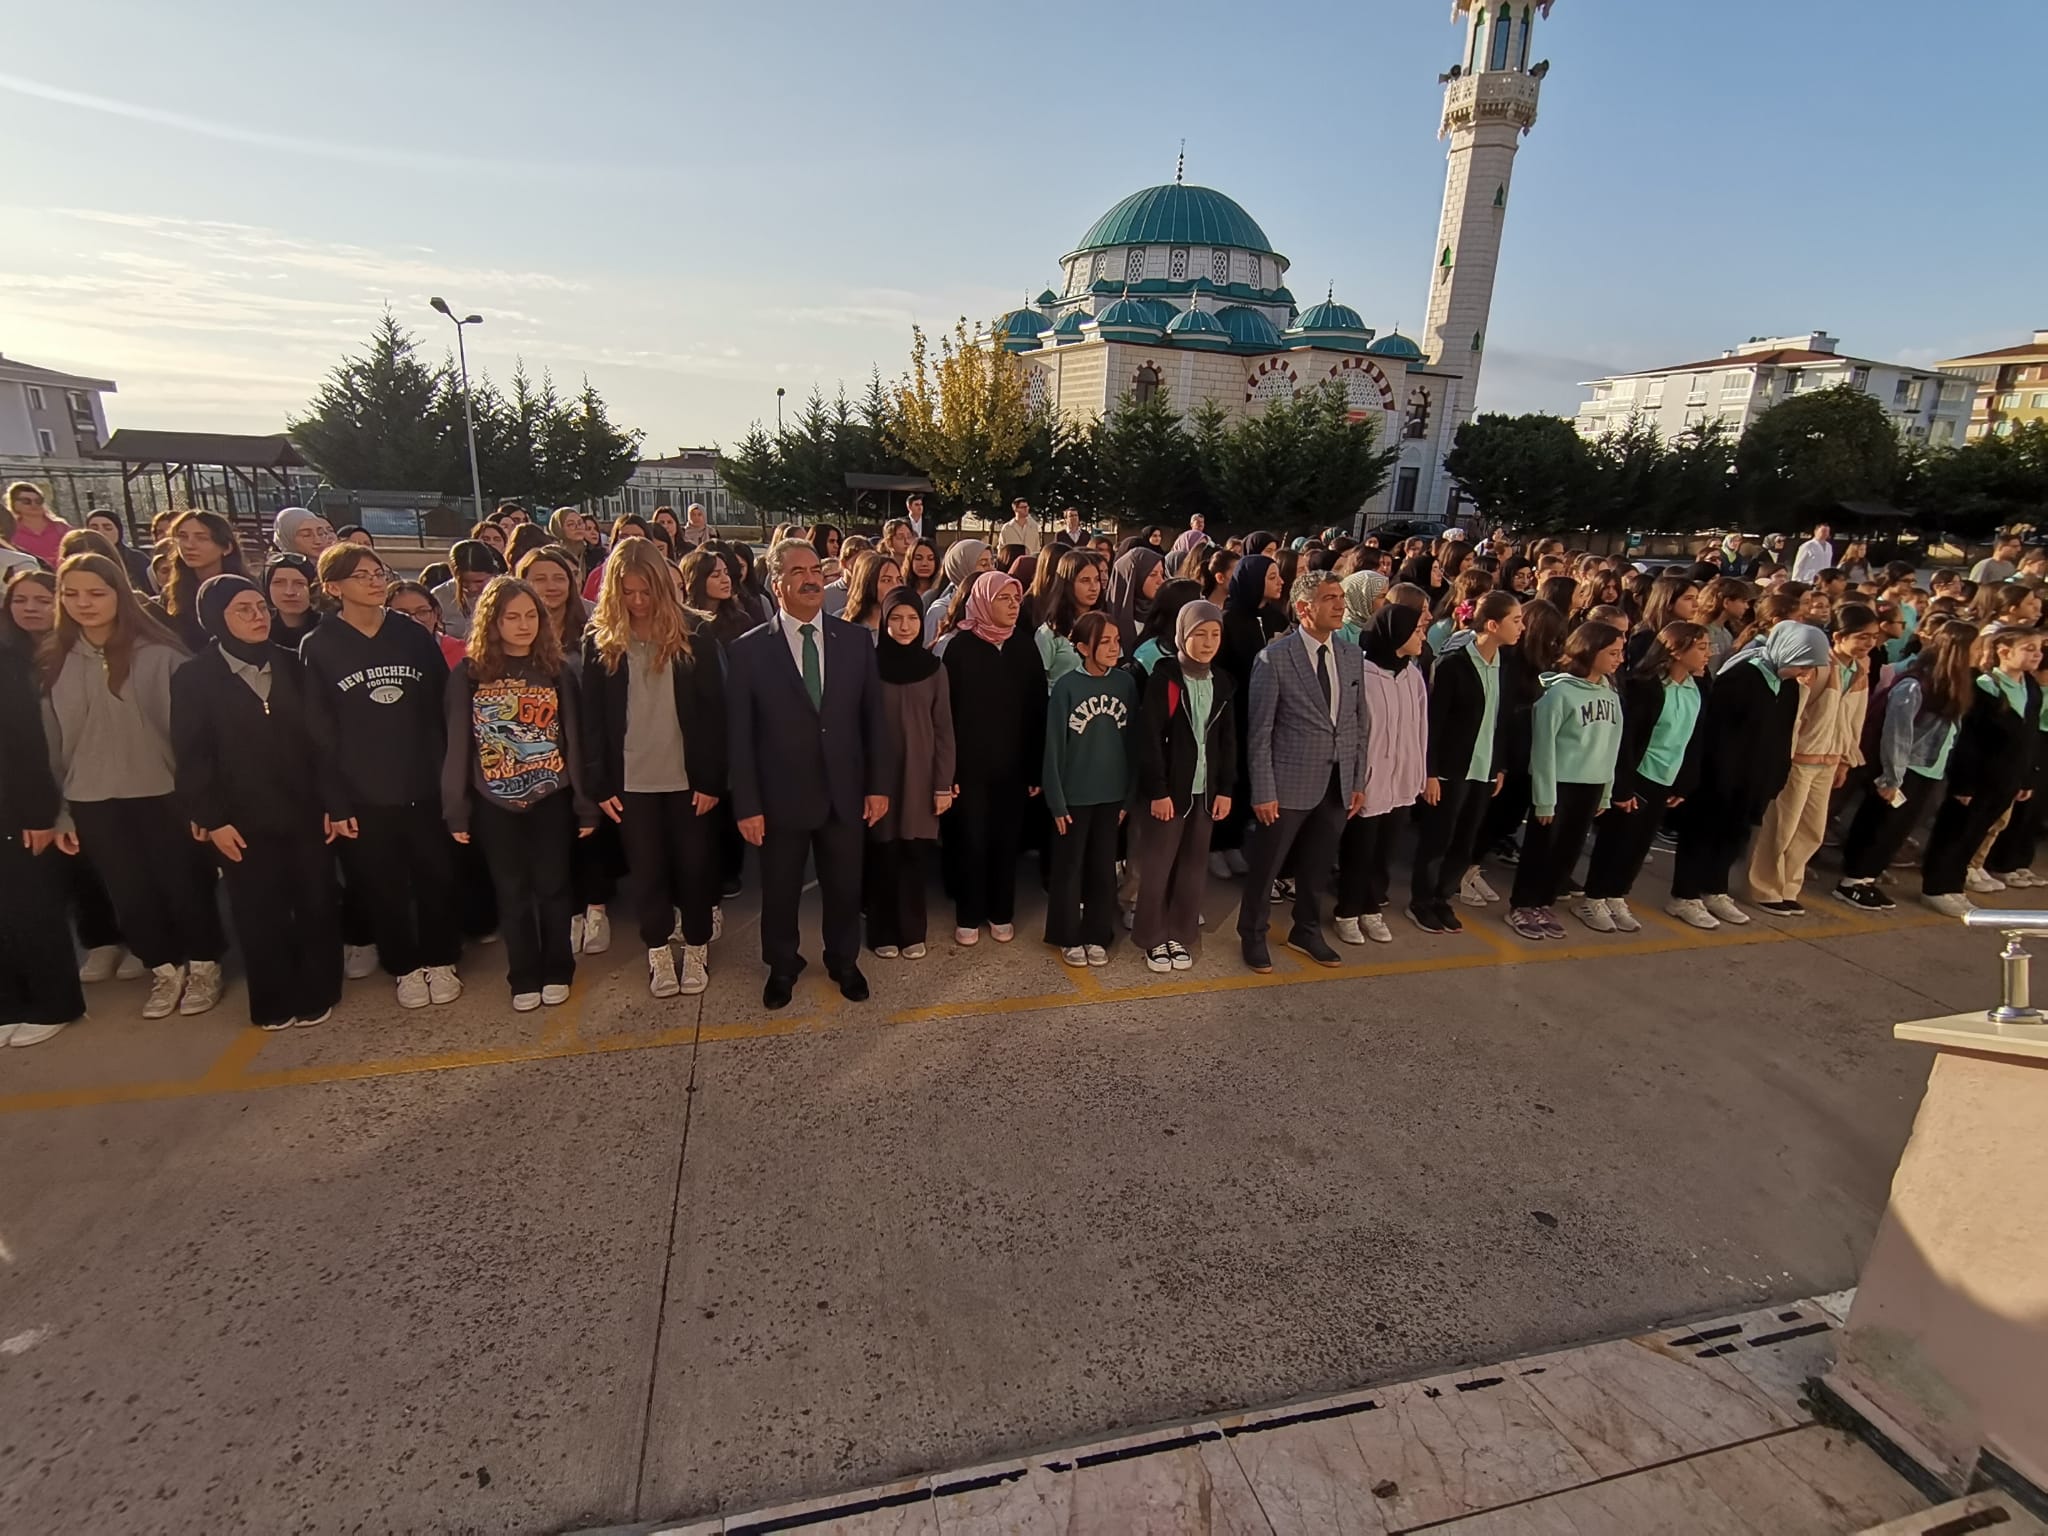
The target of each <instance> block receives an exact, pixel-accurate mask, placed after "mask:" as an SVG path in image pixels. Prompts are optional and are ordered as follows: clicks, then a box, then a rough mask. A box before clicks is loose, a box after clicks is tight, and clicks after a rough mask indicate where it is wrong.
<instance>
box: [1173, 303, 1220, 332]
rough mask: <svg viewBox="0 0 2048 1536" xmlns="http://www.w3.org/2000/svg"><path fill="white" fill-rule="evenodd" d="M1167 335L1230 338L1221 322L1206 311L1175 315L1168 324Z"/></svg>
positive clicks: (1195, 310)
mask: <svg viewBox="0 0 2048 1536" xmlns="http://www.w3.org/2000/svg"><path fill="white" fill-rule="evenodd" d="M1166 334H1167V335H1169V336H1194V335H1208V336H1228V335H1229V334H1230V332H1229V331H1228V330H1226V329H1225V328H1224V325H1223V322H1222V321H1221V320H1218V319H1217V318H1216V317H1215V316H1214V315H1212V314H1210V313H1208V312H1207V311H1206V310H1200V309H1188V310H1183V311H1181V313H1179V314H1177V315H1175V316H1174V317H1173V319H1172V320H1171V321H1170V322H1168V324H1167V327H1166Z"/></svg>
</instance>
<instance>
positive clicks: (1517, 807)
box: [1458, 768, 1535, 879]
mask: <svg viewBox="0 0 2048 1536" xmlns="http://www.w3.org/2000/svg"><path fill="white" fill-rule="evenodd" d="M1534 791H1535V784H1534V781H1533V780H1531V779H1530V777H1529V770H1528V769H1526V768H1524V769H1522V770H1521V771H1520V772H1518V773H1510V774H1508V775H1507V778H1506V781H1505V782H1504V783H1502V785H1501V787H1500V793H1499V794H1497V795H1495V796H1494V797H1493V799H1492V800H1491V801H1490V802H1489V803H1488V805H1487V807H1486V819H1485V821H1484V822H1482V823H1481V824H1480V827H1479V837H1478V839H1477V840H1476V841H1475V842H1474V843H1473V844H1472V854H1473V857H1472V859H1469V860H1467V861H1466V862H1467V863H1468V864H1470V863H1473V862H1476V861H1477V860H1478V859H1479V858H1481V857H1483V856H1484V855H1485V853H1486V851H1487V850H1488V849H1489V848H1494V847H1498V846H1499V845H1500V844H1501V843H1504V842H1506V841H1507V840H1508V839H1509V838H1511V837H1513V836H1514V835H1515V829H1516V828H1517V827H1519V826H1521V824H1522V823H1523V822H1525V821H1527V820H1528V819H1529V804H1530V801H1531V799H1532V798H1533V796H1534ZM1458 874H1459V878H1460V879H1462V878H1463V877H1464V871H1463V870H1460V871H1459V872H1458Z"/></svg>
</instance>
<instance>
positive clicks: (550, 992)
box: [540, 981, 569, 1008]
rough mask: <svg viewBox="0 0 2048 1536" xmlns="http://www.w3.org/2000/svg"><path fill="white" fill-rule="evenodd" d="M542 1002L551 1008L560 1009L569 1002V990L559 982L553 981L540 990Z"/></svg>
mask: <svg viewBox="0 0 2048 1536" xmlns="http://www.w3.org/2000/svg"><path fill="white" fill-rule="evenodd" d="M540 1000H541V1001H542V1002H544V1003H546V1004H547V1005H548V1006H549V1007H550V1008H559V1007H561V1006H562V1004H564V1003H566V1002H567V1001H569V989H568V988H567V987H565V986H563V985H562V984H561V983H560V982H559V981H551V982H549V983H548V984H547V985H546V986H544V987H542V988H541V989H540Z"/></svg>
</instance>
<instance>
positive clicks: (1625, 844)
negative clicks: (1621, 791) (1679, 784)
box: [1586, 785, 1668, 901]
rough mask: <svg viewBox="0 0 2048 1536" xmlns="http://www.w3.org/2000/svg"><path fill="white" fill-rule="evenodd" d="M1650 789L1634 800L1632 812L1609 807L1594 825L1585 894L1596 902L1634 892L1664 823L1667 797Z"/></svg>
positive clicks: (1653, 787)
mask: <svg viewBox="0 0 2048 1536" xmlns="http://www.w3.org/2000/svg"><path fill="white" fill-rule="evenodd" d="M1651 789H1652V791H1653V792H1652V793H1650V794H1647V795H1644V796H1642V797H1641V798H1640V799H1638V800H1637V801H1636V808H1635V809H1634V810H1632V811H1623V810H1616V809H1613V808H1612V807H1610V808H1609V809H1608V812H1607V814H1606V815H1605V816H1602V817H1600V818H1598V819H1597V820H1596V821H1595V822H1594V823H1593V857H1592V859H1591V861H1590V862H1589V863H1588V864H1587V865H1586V894H1587V895H1588V896H1590V897H1592V898H1593V899H1594V900H1595V901H1606V900H1608V899H1610V898H1612V897H1617V896H1619V897H1625V896H1627V895H1628V893H1629V892H1630V891H1632V890H1634V889H1635V884H1636V879H1637V877H1638V876H1640V875H1641V874H1642V872H1643V864H1644V861H1645V860H1647V859H1648V858H1649V857H1650V844H1651V843H1652V842H1653V841H1654V840H1655V839H1656V836H1657V827H1658V825H1659V824H1660V823H1661V822H1662V821H1663V820H1664V802H1665V800H1666V799H1667V798H1668V796H1666V795H1665V793H1664V792H1663V790H1661V789H1658V788H1657V787H1656V786H1654V785H1652V786H1651Z"/></svg>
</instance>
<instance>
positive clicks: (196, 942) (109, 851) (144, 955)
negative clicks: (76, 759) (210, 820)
mask: <svg viewBox="0 0 2048 1536" xmlns="http://www.w3.org/2000/svg"><path fill="white" fill-rule="evenodd" d="M71 818H72V820H73V821H74V822H75V823H76V824H77V826H78V842H79V846H80V847H82V848H83V849H84V850H85V851H86V852H87V853H89V854H91V855H92V856H93V867H94V868H96V869H97V870H98V871H99V872H100V878H101V879H102V880H104V881H105V882H106V885H107V895H108V896H109V897H111V898H112V899H113V903H114V915H115V916H116V917H118V918H119V919H120V922H121V932H122V933H123V934H124V935H125V936H126V938H127V941H128V948H129V949H130V950H131V951H133V952H134V955H135V958H136V959H138V960H140V961H141V962H142V963H143V964H144V965H146V966H148V967H149V968H150V969H152V970H154V969H155V968H156V967H157V966H160V965H189V964H190V963H191V962H193V961H194V960H218V959H219V958H220V957H221V953H222V951H224V950H225V949H226V948H227V940H226V939H225V938H224V937H223V936H222V934H221V928H220V909H219V907H218V906H216V905H215V901H214V889H213V861H212V860H211V859H209V858H208V857H207V849H206V845H205V844H203V843H199V842H195V841H194V840H193V838H192V824H191V823H190V822H188V821H187V820H186V819H185V817H184V816H183V814H181V813H180V811H179V810H178V807H177V804H176V802H175V801H174V800H173V799H172V798H171V797H170V796H169V795H158V796H154V797H151V798H147V799H138V800H85V801H79V802H76V803H74V804H73V805H72V807H71Z"/></svg>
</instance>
